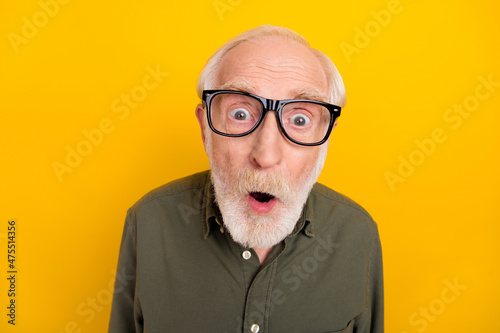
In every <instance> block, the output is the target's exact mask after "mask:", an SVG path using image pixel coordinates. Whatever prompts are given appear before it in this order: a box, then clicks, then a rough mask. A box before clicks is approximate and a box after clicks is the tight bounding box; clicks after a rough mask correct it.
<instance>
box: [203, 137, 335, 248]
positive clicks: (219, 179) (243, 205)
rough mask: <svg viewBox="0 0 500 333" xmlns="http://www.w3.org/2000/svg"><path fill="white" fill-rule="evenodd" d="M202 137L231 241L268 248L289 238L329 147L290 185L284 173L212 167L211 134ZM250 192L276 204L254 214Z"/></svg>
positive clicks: (253, 246) (217, 200) (290, 182)
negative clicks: (204, 138) (260, 194)
mask: <svg viewBox="0 0 500 333" xmlns="http://www.w3.org/2000/svg"><path fill="white" fill-rule="evenodd" d="M209 131H210V129H209ZM205 134H206V135H205V137H206V140H207V142H206V149H207V155H208V157H209V160H210V167H211V169H212V173H211V175H212V176H211V177H212V183H213V185H214V189H215V198H216V202H217V204H218V206H219V209H220V211H221V214H222V218H223V221H224V225H225V227H226V229H227V230H228V231H229V233H230V235H231V237H232V238H233V240H234V241H235V242H237V243H239V244H241V245H242V246H244V247H246V248H270V247H273V246H274V245H276V244H278V243H279V242H281V241H282V240H283V239H285V238H286V237H287V236H288V235H290V234H291V232H292V231H293V229H294V227H295V225H296V223H297V221H298V220H299V218H300V215H301V213H302V209H303V207H304V205H305V203H306V201H307V198H308V196H309V193H310V191H311V189H312V187H313V185H314V184H315V183H316V181H317V179H318V177H319V175H320V173H321V171H322V169H323V165H324V162H325V159H326V154H327V151H328V146H327V145H325V146H323V147H321V151H320V154H319V156H318V160H317V162H316V164H315V165H314V166H313V167H311V168H310V170H306V171H305V172H304V173H303V174H302V175H301V176H300V177H299V178H298V179H296V180H295V181H293V180H292V179H291V178H292V177H291V176H290V174H288V173H283V172H273V173H267V172H266V173H263V172H261V171H258V170H256V169H243V170H230V171H226V170H224V169H223V168H221V167H220V166H218V165H216V164H215V163H214V159H213V154H212V143H211V134H212V133H205ZM250 192H263V193H269V194H271V195H273V196H274V197H275V198H276V199H277V200H278V202H277V203H276V204H275V206H274V207H273V209H272V210H271V212H269V213H268V214H265V215H259V214H256V213H255V212H254V211H253V210H252V209H251V208H250V206H249V204H248V201H247V195H248V194H249V193H250Z"/></svg>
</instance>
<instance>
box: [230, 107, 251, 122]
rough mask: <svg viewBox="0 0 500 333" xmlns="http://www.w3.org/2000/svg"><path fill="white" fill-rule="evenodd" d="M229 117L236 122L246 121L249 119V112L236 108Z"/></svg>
mask: <svg viewBox="0 0 500 333" xmlns="http://www.w3.org/2000/svg"><path fill="white" fill-rule="evenodd" d="M231 117H233V118H234V119H236V120H248V119H250V112H248V111H247V110H246V109H243V108H237V109H234V110H233V111H231Z"/></svg>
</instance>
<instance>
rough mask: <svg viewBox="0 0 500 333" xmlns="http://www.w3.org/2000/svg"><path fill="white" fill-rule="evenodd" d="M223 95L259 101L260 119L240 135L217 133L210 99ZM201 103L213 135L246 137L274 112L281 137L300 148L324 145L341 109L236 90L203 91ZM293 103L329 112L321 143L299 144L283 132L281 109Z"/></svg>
mask: <svg viewBox="0 0 500 333" xmlns="http://www.w3.org/2000/svg"><path fill="white" fill-rule="evenodd" d="M225 93H229V94H236V95H243V96H249V97H253V98H255V99H257V100H258V101H260V104H261V105H262V112H261V114H260V118H259V120H258V121H257V122H256V123H255V125H254V126H253V127H252V128H251V129H250V130H248V131H247V132H245V133H241V134H227V133H223V132H220V131H218V130H217V129H216V128H215V127H214V126H213V124H212V119H211V110H210V105H211V102H212V99H213V98H214V97H215V96H217V95H220V94H225ZM202 101H203V107H204V108H205V109H206V110H207V121H208V126H209V127H210V129H211V130H212V131H213V132H215V133H217V134H219V135H222V136H226V137H242V136H245V135H248V134H250V133H252V132H253V131H255V130H256V129H257V127H259V125H260V124H261V123H262V121H263V120H264V117H265V116H266V114H267V112H268V111H274V112H276V114H277V116H278V123H279V127H280V130H281V133H283V135H284V136H285V137H286V138H287V139H288V140H290V141H292V142H293V143H295V144H298V145H301V146H319V145H322V144H323V143H325V142H326V140H328V137H329V136H330V134H331V132H332V129H333V124H334V123H335V121H336V120H337V118H338V117H339V116H340V110H341V109H342V108H341V107H340V106H337V105H334V104H329V103H325V102H320V101H315V100H310V99H282V100H275V99H269V98H265V97H261V96H257V95H254V94H250V93H247V92H243V91H237V90H203V93H202ZM295 102H309V103H314V104H317V105H321V106H324V107H325V108H326V109H327V110H328V111H330V124H329V125H328V130H327V131H326V135H325V137H324V138H323V139H322V140H321V141H318V142H316V143H304V142H299V141H296V140H294V139H292V138H291V137H290V136H289V135H288V133H287V132H286V131H285V128H284V126H283V121H282V118H281V112H282V110H283V107H284V106H285V105H287V104H290V103H295Z"/></svg>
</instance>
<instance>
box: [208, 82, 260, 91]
mask: <svg viewBox="0 0 500 333" xmlns="http://www.w3.org/2000/svg"><path fill="white" fill-rule="evenodd" d="M217 90H236V91H242V92H246V93H255V92H256V91H257V89H256V88H255V86H254V85H253V84H251V83H250V82H248V81H246V80H241V81H230V82H226V83H224V84H223V85H221V86H218V87H217Z"/></svg>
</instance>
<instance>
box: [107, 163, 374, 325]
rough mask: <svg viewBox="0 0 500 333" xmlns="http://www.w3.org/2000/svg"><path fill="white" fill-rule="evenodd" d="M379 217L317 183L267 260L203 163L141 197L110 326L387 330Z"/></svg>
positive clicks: (129, 226)
mask: <svg viewBox="0 0 500 333" xmlns="http://www.w3.org/2000/svg"><path fill="white" fill-rule="evenodd" d="M383 308H384V301H383V279H382V254H381V247H380V239H379V235H378V231H377V225H376V224H375V222H374V221H373V220H372V218H371V217H370V215H368V213H367V212H366V211H365V210H364V209H363V208H361V207H360V206H359V205H357V204H356V203H354V202H353V201H351V200H350V199H348V198H346V197H345V196H343V195H341V194H339V193H337V192H335V191H333V190H331V189H329V188H327V187H325V186H323V185H320V184H315V185H314V188H313V190H312V191H311V194H310V195H309V198H308V200H307V203H306V205H305V207H304V210H303V213H302V216H301V217H300V219H299V220H298V221H297V224H296V226H295V229H294V230H293V232H292V233H291V234H290V235H289V236H288V237H287V238H286V239H285V240H284V241H282V242H281V243H280V244H278V245H276V246H275V247H274V248H273V250H272V251H271V253H270V254H269V256H268V257H267V259H266V261H265V262H264V263H263V264H262V265H261V264H260V262H259V259H258V257H257V255H256V253H255V252H254V250H253V249H246V248H244V247H242V246H240V245H239V244H237V243H235V242H234V241H233V240H232V239H231V236H230V235H229V233H228V232H227V231H226V229H225V228H224V226H223V223H222V219H221V216H220V213H219V211H218V208H217V206H216V204H215V203H214V194H213V188H212V184H211V182H210V172H209V171H206V172H202V173H199V174H195V175H192V176H189V177H187V178H184V179H180V180H177V181H174V182H171V183H169V184H166V185H163V186H162V187H159V188H158V189H156V190H153V191H151V192H150V193H148V194H147V195H145V196H144V197H143V198H142V199H140V200H139V201H138V202H137V203H136V204H135V205H134V206H132V207H131V208H130V209H129V211H128V213H127V219H126V222H125V228H124V232H123V238H122V243H121V247H120V255H119V260H118V270H117V278H116V281H115V291H114V296H113V304H112V310H111V319H110V325H109V332H112V333H127V332H148V333H156V332H176V333H178V332H218V333H224V332H227V333H233V332H254V333H255V332H260V333H262V332H276V333H283V332H286V333H290V332H308V333H311V332H312V333H314V332H356V333H365V332H376V333H381V332H383V331H384V314H383Z"/></svg>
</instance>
